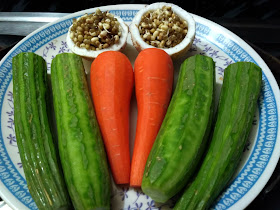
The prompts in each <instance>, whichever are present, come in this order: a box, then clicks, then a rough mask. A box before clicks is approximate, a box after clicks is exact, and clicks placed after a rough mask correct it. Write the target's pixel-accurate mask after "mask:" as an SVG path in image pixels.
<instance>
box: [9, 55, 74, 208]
mask: <svg viewBox="0 0 280 210" xmlns="http://www.w3.org/2000/svg"><path fill="white" fill-rule="evenodd" d="M12 68H13V97H14V112H15V119H14V122H15V131H16V139H17V145H18V149H19V153H20V158H21V161H22V166H23V170H24V174H25V177H26V182H27V186H28V189H29V192H30V194H31V196H32V198H33V200H34V201H35V203H36V205H37V207H38V208H39V209H69V208H71V201H70V198H69V195H68V192H67V189H66V185H65V183H64V179H63V174H62V171H61V169H60V167H59V159H58V154H57V151H56V148H55V144H54V141H53V137H52V134H51V130H50V125H49V117H48V112H47V106H48V105H47V104H49V97H48V95H47V90H48V87H47V81H46V80H47V66H46V62H45V60H44V59H43V58H42V57H41V56H39V55H36V54H34V53H31V52H26V53H20V54H18V55H16V56H15V57H13V60H12Z"/></svg>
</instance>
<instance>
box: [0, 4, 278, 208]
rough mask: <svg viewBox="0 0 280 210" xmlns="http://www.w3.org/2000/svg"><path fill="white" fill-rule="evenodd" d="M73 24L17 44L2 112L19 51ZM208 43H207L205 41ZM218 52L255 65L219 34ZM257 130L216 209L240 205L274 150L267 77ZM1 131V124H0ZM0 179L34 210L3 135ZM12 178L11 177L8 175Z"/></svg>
mask: <svg viewBox="0 0 280 210" xmlns="http://www.w3.org/2000/svg"><path fill="white" fill-rule="evenodd" d="M110 12H111V13H113V14H115V15H118V16H120V17H121V18H122V19H124V20H125V21H131V20H132V19H133V17H134V15H135V14H136V13H137V12H138V10H111V11H110ZM71 24H72V18H69V19H66V20H64V21H62V22H59V23H56V24H54V25H51V26H49V27H47V28H45V29H43V30H42V31H39V32H38V33H36V34H34V35H33V36H31V37H29V38H28V39H27V40H26V41H25V42H23V43H22V44H20V45H19V46H18V47H17V48H16V49H14V50H13V52H12V53H11V54H10V55H9V56H8V57H7V58H6V59H5V60H4V62H3V63H2V65H1V66H0V84H1V85H0V109H1V110H2V106H3V101H4V96H5V93H6V91H7V88H8V86H9V84H10V82H11V80H12V57H13V56H15V55H16V54H18V53H20V52H22V51H25V52H26V51H30V52H35V51H36V50H38V49H39V48H40V47H42V46H43V45H44V44H46V43H47V42H49V41H51V40H53V39H55V38H57V37H59V36H61V35H63V34H65V33H67V31H68V28H69V26H70V25H71ZM210 32H211V29H210V28H209V27H208V26H205V25H203V24H200V23H197V26H196V34H197V36H198V37H201V38H207V36H208V35H209V34H210ZM207 41H208V42H209V40H207ZM214 41H215V43H213V42H211V43H212V44H213V45H216V46H217V47H218V48H220V49H222V50H223V52H225V53H226V54H227V55H228V56H229V57H231V58H232V59H233V60H234V61H235V62H237V61H251V62H254V63H256V62H255V61H254V60H253V58H252V57H251V56H250V55H249V54H248V53H247V52H246V51H245V50H244V49H243V48H241V47H240V46H239V45H238V44H237V43H235V42H233V41H232V40H230V39H228V38H226V37H225V36H223V35H222V34H219V35H218V36H216V38H215V40H214ZM259 104H260V107H259V110H260V113H259V119H260V120H259V128H258V137H257V138H258V139H257V141H256V144H255V146H254V148H253V149H252V153H251V155H250V157H249V159H248V160H247V162H246V164H245V165H244V167H243V169H242V170H241V171H240V173H239V174H238V176H237V177H236V178H235V180H233V182H232V184H231V185H230V186H229V188H228V189H227V190H226V192H224V194H223V195H222V196H221V197H220V200H219V201H218V203H217V204H216V206H214V208H215V209H225V208H229V207H231V206H232V205H234V204H235V203H236V202H237V201H239V200H240V199H241V198H242V197H243V196H244V195H245V194H246V193H247V192H248V191H249V190H250V189H251V188H252V187H253V186H254V184H255V183H256V182H257V181H258V179H259V178H260V177H261V175H262V173H263V171H264V170H265V168H266V166H267V164H268V162H269V160H270V158H271V154H272V152H273V150H274V147H275V143H276V139H277V132H278V111H277V105H276V98H275V95H274V93H273V91H272V88H271V86H270V83H269V82H268V79H267V77H266V76H265V74H263V88H262V94H261V96H260V99H259ZM1 114H2V113H1ZM0 129H1V130H2V128H1V124H0ZM0 157H1V158H0V179H1V181H2V182H3V183H4V185H5V186H6V187H7V189H9V190H10V191H11V192H12V193H13V194H14V196H15V197H16V198H17V199H18V200H19V201H21V202H22V203H23V204H24V205H26V207H28V208H30V209H36V208H37V207H36V205H35V203H34V201H33V200H32V198H31V196H30V194H29V192H28V189H27V186H26V181H25V179H24V178H23V177H22V176H21V175H20V174H19V172H18V171H17V169H16V167H15V166H14V165H13V163H12V161H11V159H10V157H9V156H8V153H7V150H6V147H5V145H4V141H3V136H2V133H1V135H0ZM11 174H12V175H11Z"/></svg>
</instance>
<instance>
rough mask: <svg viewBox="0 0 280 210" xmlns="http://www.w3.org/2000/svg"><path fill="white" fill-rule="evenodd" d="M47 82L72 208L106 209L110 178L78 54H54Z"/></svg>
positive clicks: (108, 204)
mask: <svg viewBox="0 0 280 210" xmlns="http://www.w3.org/2000/svg"><path fill="white" fill-rule="evenodd" d="M51 82H52V89H53V98H54V110H55V118H56V123H57V132H58V140H59V142H58V145H59V154H60V159H61V162H62V167H63V171H64V174H65V179H66V184H67V187H68V190H69V193H70V197H71V199H72V202H73V205H74V207H75V208H76V209H109V208H110V188H111V179H110V175H109V169H108V164H107V159H106V154H105V150H104V146H103V141H102V138H101V134H100V130H99V126H98V124H97V120H96V117H95V112H94V109H93V105H92V101H91V97H90V94H89V89H88V85H87V81H86V76H85V72H84V67H83V63H82V59H81V57H80V56H78V55H75V54H72V53H62V54H58V55H57V56H56V57H55V58H54V59H53V61H52V64H51Z"/></svg>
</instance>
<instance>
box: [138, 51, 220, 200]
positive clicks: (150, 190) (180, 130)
mask: <svg viewBox="0 0 280 210" xmlns="http://www.w3.org/2000/svg"><path fill="white" fill-rule="evenodd" d="M214 65H215V64H214V62H213V60H212V58H210V57H207V56H202V55H195V56H192V57H190V58H188V59H186V60H185V61H184V62H183V64H182V65H181V68H180V72H179V78H178V82H177V85H176V89H175V92H174V94H173V97H172V99H171V102H170V105H169V107H168V110H167V113H166V116H165V119H164V121H163V123H162V126H161V128H160V131H159V133H158V136H157V138H156V140H155V143H154V145H153V148H152V150H151V153H150V155H149V158H148V160H147V163H146V168H145V172H144V176H143V181H142V186H141V187H142V190H143V191H144V193H145V194H147V195H149V196H150V197H151V198H152V199H154V200H155V201H157V202H166V201H167V200H168V199H170V198H171V197H172V196H174V195H175V194H176V193H178V192H179V191H180V190H181V189H182V188H183V187H184V186H185V185H186V183H187V182H188V180H189V178H190V177H191V176H192V174H193V172H194V170H195V168H196V166H197V165H198V162H199V160H200V158H201V156H202V153H203V151H204V149H205V145H206V143H207V138H208V136H209V132H210V128H211V124H212V117H213V108H214V86H215V70H214Z"/></svg>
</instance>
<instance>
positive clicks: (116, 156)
mask: <svg viewBox="0 0 280 210" xmlns="http://www.w3.org/2000/svg"><path fill="white" fill-rule="evenodd" d="M90 83H91V91H92V97H93V103H94V107H95V111H96V116H97V120H98V123H99V126H100V129H101V133H102V136H103V140H104V143H105V148H106V152H107V157H108V160H109V163H110V167H111V171H112V174H113V178H114V181H115V183H116V184H127V183H129V181H130V153H129V111H130V100H131V95H132V90H133V86H134V76H133V68H132V66H131V63H130V61H129V59H128V58H127V57H126V56H125V55H124V54H122V53H120V52H116V51H107V52H103V53H101V54H100V55H99V56H98V57H97V58H96V59H95V60H94V61H93V63H92V65H91V72H90Z"/></svg>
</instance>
